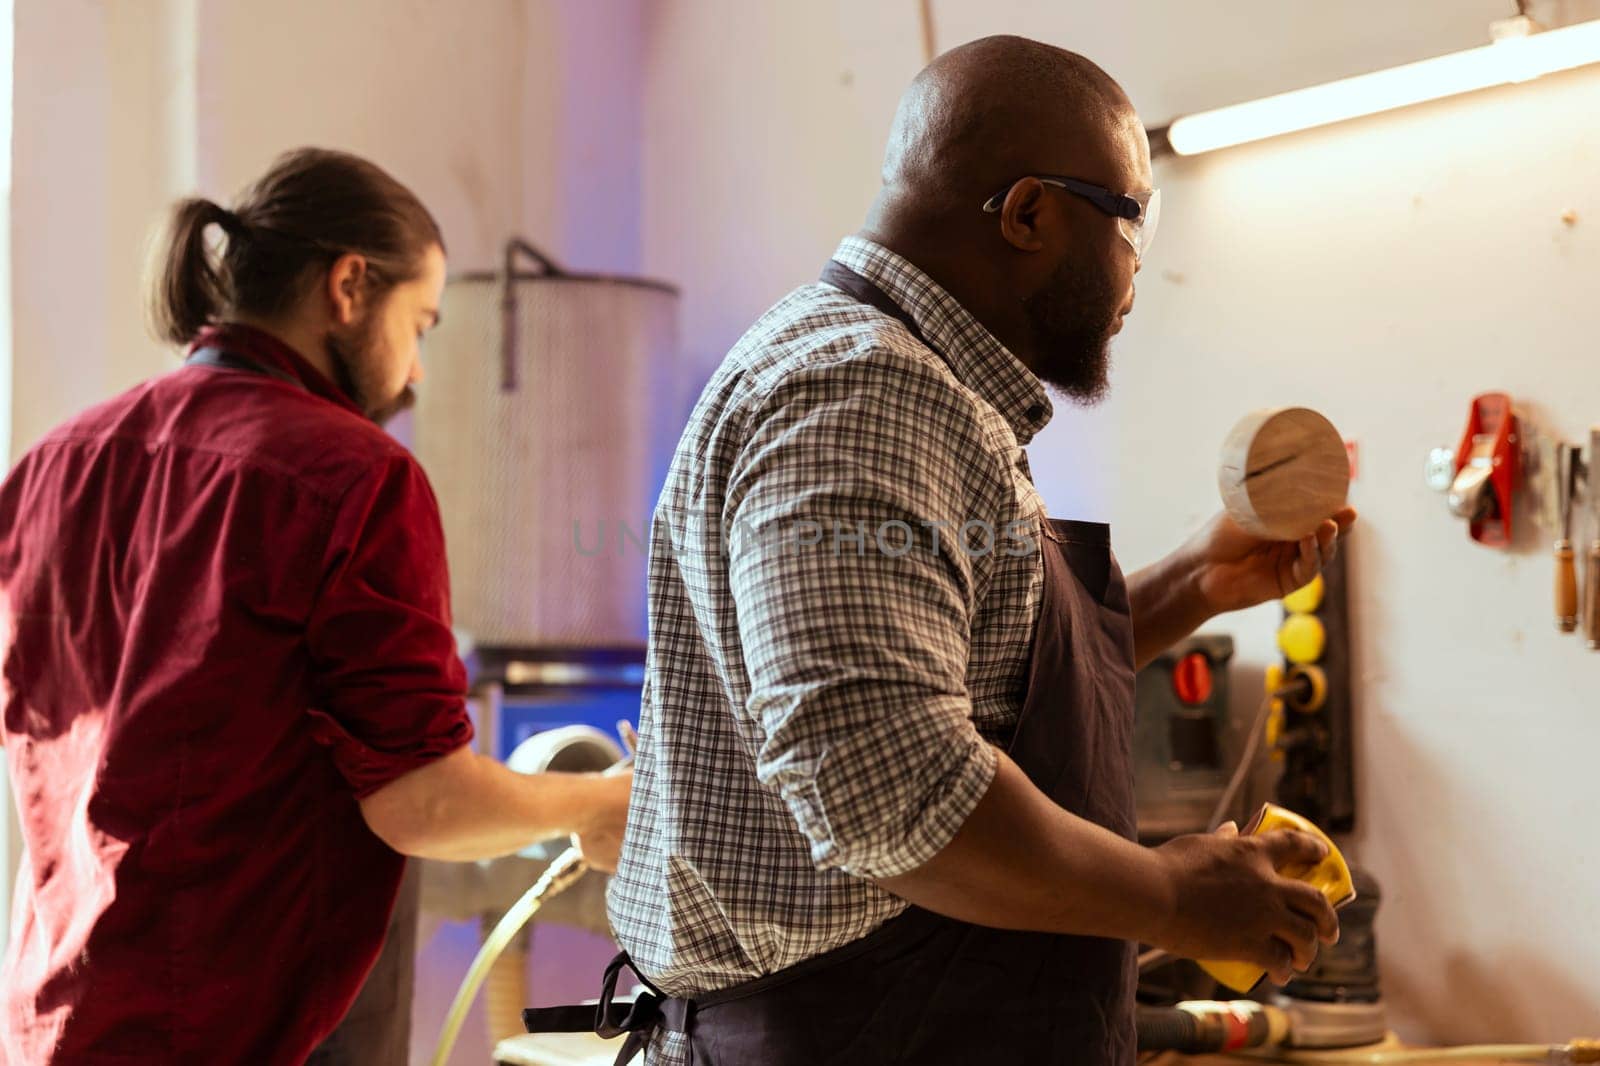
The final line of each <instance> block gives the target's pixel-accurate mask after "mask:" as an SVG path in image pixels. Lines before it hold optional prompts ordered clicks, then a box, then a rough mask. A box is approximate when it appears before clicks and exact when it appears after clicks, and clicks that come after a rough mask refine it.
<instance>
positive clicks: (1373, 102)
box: [1167, 20, 1600, 155]
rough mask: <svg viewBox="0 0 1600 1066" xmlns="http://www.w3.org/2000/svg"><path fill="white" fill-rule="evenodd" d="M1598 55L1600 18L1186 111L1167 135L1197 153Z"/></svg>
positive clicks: (1180, 149)
mask: <svg viewBox="0 0 1600 1066" xmlns="http://www.w3.org/2000/svg"><path fill="white" fill-rule="evenodd" d="M1597 61H1600V20H1595V21H1593V22H1580V23H1578V24H1577V25H1575V26H1567V27H1565V28H1563V29H1559V30H1545V31H1544V32H1542V33H1535V34H1532V35H1530V36H1527V37H1511V38H1506V39H1504V40H1500V41H1496V42H1495V43H1494V44H1489V45H1484V46H1483V47H1482V48H1471V49H1468V50H1467V51H1465V52H1452V53H1450V54H1449V55H1443V56H1439V57H1438V58H1437V59H1425V60H1423V61H1422V62H1420V63H1409V64H1407V65H1405V66H1403V67H1391V68H1390V69H1388V70H1380V71H1378V72H1377V73H1375V74H1362V75H1359V76H1357V77H1354V78H1345V79H1344V80H1343V81H1331V82H1328V83H1327V84H1325V85H1315V86H1312V87H1311V88H1309V89H1296V90H1294V91H1293V92H1287V93H1280V94H1279V95H1277V96H1268V97H1264V98H1263V99H1260V100H1252V101H1250V102H1249V103H1247V104H1236V105H1234V106H1232V107H1222V108H1218V109H1217V110H1215V111H1201V112H1199V113H1197V114H1193V115H1185V116H1184V117H1182V118H1180V119H1177V120H1176V121H1174V122H1173V123H1172V125H1171V126H1170V127H1169V128H1168V130H1167V139H1168V141H1170V142H1171V144H1172V150H1173V151H1174V152H1177V153H1178V154H1179V155H1195V154H1196V153H1199V152H1209V151H1213V150H1215V149H1217V148H1228V147H1230V146H1232V145H1235V144H1244V143H1245V142H1246V141H1259V140H1261V139H1263V138H1266V137H1276V136H1278V135H1279V134H1283V133H1293V132H1295V131H1296V130H1305V129H1311V128H1313V127H1315V126H1326V125H1329V124H1330V123H1334V122H1343V121H1344V120H1345V119H1351V118H1357V117H1359V116H1361V115H1372V114H1376V113H1378V112H1380V111H1392V110H1394V109H1395V108H1398V107H1406V106H1407V105H1409V104H1419V103H1422V102H1423V101H1425V100H1436V99H1438V98H1440V97H1444V96H1457V95H1459V94H1461V93H1469V92H1473V91H1475V90H1478V89H1487V88H1489V87H1491V86H1494V85H1503V84H1506V83H1507V82H1517V81H1529V80H1531V79H1533V78H1537V77H1540V76H1541V75H1544V74H1551V73H1554V72H1555V71H1558V70H1570V69H1572V68H1573V67H1581V66H1584V65H1586V64H1589V63H1594V62H1597Z"/></svg>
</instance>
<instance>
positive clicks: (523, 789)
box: [361, 748, 604, 862]
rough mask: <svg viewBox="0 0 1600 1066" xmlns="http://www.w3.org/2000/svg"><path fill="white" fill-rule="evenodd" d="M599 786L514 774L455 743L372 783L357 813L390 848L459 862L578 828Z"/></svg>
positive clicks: (586, 777) (592, 781)
mask: <svg viewBox="0 0 1600 1066" xmlns="http://www.w3.org/2000/svg"><path fill="white" fill-rule="evenodd" d="M603 788H604V786H603V785H602V784H601V783H600V781H599V778H598V776H597V775H593V774H559V773H545V774H519V773H517V772H516V771H514V770H510V769H508V768H507V767H505V766H504V765H502V764H500V763H498V762H496V761H495V760H493V759H490V758H487V757H486V756H483V755H479V754H477V753H475V752H473V751H471V750H469V749H467V748H462V749H459V750H457V751H455V752H452V753H451V754H450V755H447V756H445V757H444V758H442V759H440V760H438V761H437V762H434V763H430V764H429V765H427V766H424V767H422V768H421V769H418V770H413V771H412V772H411V773H409V774H407V775H405V776H404V777H402V778H400V779H398V780H396V781H394V782H392V783H390V784H389V785H387V786H385V787H384V788H382V789H379V790H378V791H377V792H375V793H373V794H372V795H371V796H368V797H367V798H366V799H364V800H362V801H361V811H362V814H363V815H364V816H365V818H366V820H367V824H368V825H369V826H371V827H372V829H373V831H374V832H375V833H377V834H378V835H379V836H380V837H382V838H383V839H384V841H385V842H386V843H388V844H389V846H390V847H392V848H394V849H395V850H396V851H399V852H402V853H403V854H406V855H413V856H416V857H419V858H427V859H446V860H451V861H460V862H464V861H468V860H472V859H490V858H495V857H497V856H501V855H508V854H510V853H511V852H514V851H516V850H517V849H519V848H522V847H526V846H527V845H528V844H531V843H533V842H535V841H538V840H543V839H546V838H549V837H553V836H561V835H563V834H567V833H580V832H584V831H585V830H586V829H587V828H588V823H589V821H590V819H592V817H593V816H594V814H595V812H596V811H597V810H598V808H599V807H600V805H601V803H600V799H599V796H600V792H601V791H602V790H603Z"/></svg>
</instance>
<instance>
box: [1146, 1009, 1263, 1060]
mask: <svg viewBox="0 0 1600 1066" xmlns="http://www.w3.org/2000/svg"><path fill="white" fill-rule="evenodd" d="M1134 1027H1135V1031H1136V1032H1137V1034H1138V1038H1139V1050H1140V1051H1181V1052H1184V1053H1187V1054H1201V1053H1205V1052H1212V1051H1236V1050H1238V1049H1240V1048H1254V1047H1264V1046H1267V1045H1270V1044H1277V1043H1281V1042H1282V1041H1283V1039H1284V1037H1285V1036H1287V1035H1288V1032H1289V1018H1288V1016H1287V1015H1286V1014H1284V1012H1283V1011H1281V1010H1279V1009H1277V1008H1276V1007H1269V1006H1267V1005H1266V1004H1264V1003H1256V1002H1255V1001H1253V1000H1247V999H1242V1000H1234V1001H1231V1002H1227V1003H1222V1002H1211V1001H1207V1000H1197V1001H1192V1002H1188V1003H1180V1004H1178V1005H1177V1006H1176V1007H1140V1008H1139V1010H1138V1013H1137V1014H1136V1015H1135V1018H1134Z"/></svg>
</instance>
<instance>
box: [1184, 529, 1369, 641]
mask: <svg viewBox="0 0 1600 1066" xmlns="http://www.w3.org/2000/svg"><path fill="white" fill-rule="evenodd" d="M1355 520H1356V512H1355V508H1353V507H1346V508H1344V509H1342V510H1340V511H1339V512H1338V513H1336V514H1335V515H1333V517H1331V518H1329V519H1328V520H1327V521H1325V522H1323V523H1322V525H1321V526H1320V527H1319V528H1318V529H1317V531H1316V532H1315V533H1314V534H1312V535H1311V536H1308V537H1304V538H1302V539H1300V540H1298V541H1282V540H1264V539H1262V538H1260V537H1257V536H1254V535H1252V534H1250V533H1246V532H1245V531H1244V530H1243V529H1240V528H1239V525H1238V523H1236V522H1235V521H1234V520H1233V519H1232V518H1229V517H1228V514H1227V512H1226V511H1223V512H1219V513H1218V514H1217V516H1216V517H1215V518H1213V519H1212V520H1211V521H1210V522H1208V523H1206V526H1205V528H1204V529H1202V530H1201V531H1200V532H1199V533H1197V534H1195V536H1194V537H1193V538H1191V539H1190V541H1189V542H1188V543H1187V544H1185V545H1184V546H1183V548H1182V551H1183V553H1184V554H1185V555H1186V556H1187V557H1188V561H1189V563H1190V565H1191V566H1193V567H1194V571H1193V573H1194V575H1195V586H1196V587H1197V588H1198V589H1199V592H1200V595H1201V596H1202V597H1203V599H1204V600H1205V605H1206V608H1207V610H1208V612H1209V613H1210V614H1213V615H1216V614H1221V613H1223V612H1224V611H1237V610H1241V609H1243V608H1245V607H1254V606H1255V605H1256V604H1258V603H1265V602H1267V601H1268V600H1276V599H1280V598H1282V597H1284V596H1287V595H1288V594H1289V593H1291V592H1293V591H1295V590H1296V589H1298V588H1301V587H1303V586H1305V585H1307V584H1310V582H1311V580H1312V579H1313V578H1315V577H1316V576H1317V575H1318V574H1320V573H1321V572H1322V568H1323V567H1324V566H1326V565H1328V563H1330V562H1332V561H1333V557H1334V555H1335V553H1337V552H1338V550H1339V540H1340V539H1341V538H1342V537H1343V536H1344V535H1345V533H1346V532H1348V531H1349V529H1350V526H1351V525H1352V524H1353V523H1354V522H1355Z"/></svg>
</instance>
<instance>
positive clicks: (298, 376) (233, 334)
mask: <svg viewBox="0 0 1600 1066" xmlns="http://www.w3.org/2000/svg"><path fill="white" fill-rule="evenodd" d="M201 348H216V349H219V350H221V351H225V352H230V353H232V354H233V355H238V356H242V357H244V358H245V359H250V360H253V361H254V362H257V363H260V364H262V365H263V366H267V367H271V368H273V369H275V370H281V371H283V372H284V373H286V374H288V375H290V376H291V377H293V378H294V379H295V380H296V381H298V382H300V383H301V384H302V385H304V386H305V387H306V390H307V391H308V392H310V393H311V394H312V395H314V396H320V397H322V398H323V399H324V400H328V401H331V402H333V403H336V404H338V405H339V406H340V407H343V408H344V409H345V410H347V411H353V412H354V413H356V414H358V415H359V414H361V409H360V408H359V407H357V406H356V405H355V404H354V403H353V402H351V400H350V397H348V396H346V395H345V394H344V390H343V389H341V388H339V386H338V385H336V384H334V383H333V382H332V381H330V380H329V379H328V377H327V376H326V375H325V374H323V373H322V371H320V370H318V369H317V368H316V367H314V366H312V365H311V364H310V363H309V362H307V361H306V359H305V357H304V356H302V355H301V354H300V353H299V352H297V351H295V350H294V349H293V348H291V347H289V345H287V344H285V343H284V342H283V341H281V340H279V339H278V338H277V337H275V336H273V335H272V334H271V333H268V332H266V331H265V330H261V329H257V328H255V327H254V326H246V325H242V324H240V323H237V322H228V323H224V324H222V325H216V326H207V327H206V328H205V329H202V330H201V331H200V334H199V336H197V337H195V339H194V343H192V344H190V345H189V354H190V355H193V354H194V353H195V352H196V351H198V350H200V349H201ZM362 417H365V415H363V416H362Z"/></svg>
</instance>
